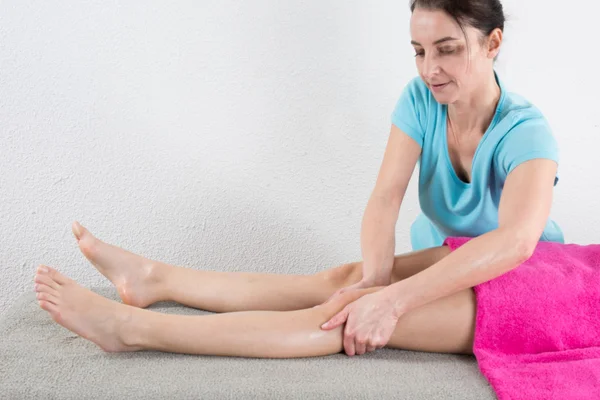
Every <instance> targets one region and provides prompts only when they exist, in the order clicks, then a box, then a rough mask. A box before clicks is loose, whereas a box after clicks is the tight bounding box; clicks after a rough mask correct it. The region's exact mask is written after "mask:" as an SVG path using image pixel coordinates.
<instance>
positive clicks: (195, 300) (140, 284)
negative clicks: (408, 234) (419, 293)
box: [72, 222, 450, 312]
mask: <svg viewBox="0 0 600 400" xmlns="http://www.w3.org/2000/svg"><path fill="white" fill-rule="evenodd" d="M72 229H73V233H74V235H75V237H76V238H77V240H78V244H79V248H80V250H81V252H82V253H83V254H84V256H85V257H86V258H87V259H88V260H89V261H90V262H91V263H92V264H93V265H94V266H95V267H96V268H97V269H98V270H99V271H100V273H102V274H103V275H104V276H106V277H107V278H108V279H109V280H110V281H111V282H112V283H113V284H114V285H115V286H116V288H117V291H118V292H119V295H120V296H121V299H122V300H123V302H124V303H125V304H129V305H133V306H136V307H141V308H144V307H147V306H149V305H150V304H152V303H154V302H157V301H166V300H169V301H176V302H178V303H181V304H185V305H188V306H190V307H196V308H199V309H203V310H208V311H212V312H231V311H249V310H271V311H290V310H299V309H305V308H311V307H314V306H315V305H317V304H321V303H323V302H324V301H325V300H327V299H328V298H329V296H331V295H332V294H333V293H334V292H335V291H336V290H337V289H338V288H340V287H344V286H347V285H350V284H352V283H354V282H358V281H359V280H360V279H361V278H362V261H359V262H352V263H348V264H343V265H340V266H336V267H334V268H329V269H326V270H324V271H321V272H319V273H317V274H312V275H285V274H269V273H254V272H221V271H206V270H197V269H192V268H183V267H178V266H174V265H169V264H166V263H163V262H160V261H153V260H150V259H147V258H144V257H142V256H140V255H137V254H134V253H131V252H129V251H127V250H124V249H122V248H120V247H117V246H113V245H111V244H108V243H105V242H103V241H101V240H99V239H97V238H96V237H94V236H93V235H92V234H91V233H90V232H89V231H88V230H87V229H86V228H84V227H83V226H81V225H80V224H78V223H77V222H74V223H73V227H72ZM449 253H450V251H449V250H448V248H447V247H437V248H434V249H427V250H421V251H417V252H411V253H407V254H401V255H398V256H396V257H395V260H394V267H393V271H392V283H394V282H396V281H398V280H401V279H405V278H407V277H409V276H412V275H413V274H415V273H417V272H420V271H422V270H423V269H425V268H427V267H429V266H430V265H432V264H434V263H435V262H437V261H439V260H440V259H442V258H443V257H445V256H446V255H447V254H449Z"/></svg>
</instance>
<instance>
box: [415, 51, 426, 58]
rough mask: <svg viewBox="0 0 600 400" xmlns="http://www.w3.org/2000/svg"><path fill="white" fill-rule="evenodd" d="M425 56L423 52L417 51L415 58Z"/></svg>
mask: <svg viewBox="0 0 600 400" xmlns="http://www.w3.org/2000/svg"><path fill="white" fill-rule="evenodd" d="M424 55H425V52H424V51H417V52H416V54H415V57H423V56H424Z"/></svg>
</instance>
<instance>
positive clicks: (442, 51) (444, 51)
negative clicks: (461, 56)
mask: <svg viewBox="0 0 600 400" xmlns="http://www.w3.org/2000/svg"><path fill="white" fill-rule="evenodd" d="M439 51H440V54H452V53H454V51H455V50H454V49H452V48H448V47H446V48H443V49H440V50H439Z"/></svg>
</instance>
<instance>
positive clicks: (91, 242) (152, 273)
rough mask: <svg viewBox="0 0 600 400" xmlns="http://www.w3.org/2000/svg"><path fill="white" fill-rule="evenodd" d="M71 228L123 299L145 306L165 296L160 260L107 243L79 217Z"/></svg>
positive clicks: (80, 245) (82, 250) (137, 305)
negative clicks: (87, 227) (162, 288)
mask: <svg viewBox="0 0 600 400" xmlns="http://www.w3.org/2000/svg"><path fill="white" fill-rule="evenodd" d="M71 229H72V231H73V234H74V235H75V238H76V239H77V242H78V243H79V249H80V250H81V252H82V253H83V255H84V256H85V257H86V258H87V259H88V260H89V261H90V262H91V263H92V264H93V265H94V266H95V267H96V269H98V271H100V273H101V274H102V275H104V276H105V277H107V278H108V279H109V280H110V281H111V282H112V283H113V284H114V285H115V286H116V288H117V291H118V293H119V296H121V299H122V300H123V303H125V304H129V305H132V306H135V307H141V308H145V307H148V306H149V305H150V304H152V303H155V302H157V301H160V300H164V299H163V298H162V294H161V286H160V282H161V279H160V278H161V276H160V273H159V271H158V269H159V268H160V266H161V263H159V262H156V261H152V260H149V259H147V258H144V257H142V256H140V255H137V254H134V253H131V252H129V251H127V250H124V249H122V248H120V247H117V246H113V245H111V244H108V243H105V242H103V241H101V240H100V239H98V238H96V237H95V236H94V235H92V234H91V232H90V231H88V230H87V229H86V228H84V227H83V226H82V225H81V224H80V223H78V222H77V221H75V222H73V225H72V226H71Z"/></svg>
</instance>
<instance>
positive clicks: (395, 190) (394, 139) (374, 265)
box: [360, 124, 421, 286]
mask: <svg viewBox="0 0 600 400" xmlns="http://www.w3.org/2000/svg"><path fill="white" fill-rule="evenodd" d="M420 154H421V146H420V145H419V144H418V143H417V142H415V141H414V140H413V139H412V138H411V137H410V136H408V135H407V134H406V133H404V132H403V131H402V130H400V129H399V128H398V127H397V126H395V125H393V124H392V128H391V131H390V137H389V140H388V143H387V146H386V150H385V153H384V156H383V161H382V164H381V168H380V170H379V174H378V176H377V182H376V184H375V189H373V193H372V194H371V197H370V198H369V201H368V203H367V207H366V209H365V213H364V216H363V220H362V227H361V235H360V238H361V249H362V258H363V279H364V280H367V281H370V282H372V283H373V284H375V285H381V286H385V285H389V283H390V276H391V272H392V267H393V265H394V251H395V244H396V235H395V233H396V222H397V221H398V215H399V213H400V206H401V205H402V200H403V198H404V194H405V193H406V188H407V187H408V182H409V181H410V178H411V176H412V173H413V171H414V169H415V165H416V164H417V160H418V159H419V155H420Z"/></svg>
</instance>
